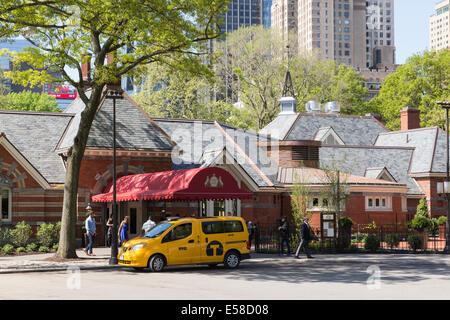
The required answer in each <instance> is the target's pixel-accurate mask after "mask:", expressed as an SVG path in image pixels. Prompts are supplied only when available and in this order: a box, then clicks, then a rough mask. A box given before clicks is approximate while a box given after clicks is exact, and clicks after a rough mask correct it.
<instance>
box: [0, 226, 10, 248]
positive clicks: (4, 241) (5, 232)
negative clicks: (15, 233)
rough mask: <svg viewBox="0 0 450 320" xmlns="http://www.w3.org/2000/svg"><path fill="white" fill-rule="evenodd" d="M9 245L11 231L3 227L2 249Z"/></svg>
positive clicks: (0, 235) (0, 236)
mask: <svg viewBox="0 0 450 320" xmlns="http://www.w3.org/2000/svg"><path fill="white" fill-rule="evenodd" d="M8 243H11V229H10V228H5V227H2V228H0V247H3V246H4V245H5V244H8Z"/></svg>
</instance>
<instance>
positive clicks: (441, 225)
mask: <svg viewBox="0 0 450 320" xmlns="http://www.w3.org/2000/svg"><path fill="white" fill-rule="evenodd" d="M437 223H438V227H439V239H445V228H446V224H447V217H446V216H440V217H439V218H438V219H437Z"/></svg>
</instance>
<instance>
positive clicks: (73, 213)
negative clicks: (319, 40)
mask: <svg viewBox="0 0 450 320" xmlns="http://www.w3.org/2000/svg"><path fill="white" fill-rule="evenodd" d="M227 3H228V0H213V1H211V0H192V1H183V0H151V1H150V0H115V1H110V0H107V1H105V0H52V1H28V0H2V1H1V3H0V22H1V24H0V37H18V36H21V37H23V38H25V39H27V40H28V41H29V42H30V43H31V44H33V45H34V46H35V47H29V48H27V49H25V50H23V51H22V52H18V53H15V54H14V55H13V56H12V57H11V59H12V60H13V62H14V64H15V65H20V64H21V63H27V64H28V65H30V66H31V67H32V69H30V70H26V71H20V70H19V69H18V68H15V69H14V70H13V71H12V72H9V73H8V74H7V75H6V76H7V77H9V78H11V79H12V80H13V81H14V82H16V83H20V84H22V85H24V84H25V85H31V86H33V85H37V84H42V83H45V82H49V81H52V80H53V79H49V77H50V76H49V74H48V73H47V72H46V71H45V70H46V69H48V68H51V69H53V70H55V71H59V72H61V74H62V75H63V78H64V81H66V82H68V83H69V84H71V85H73V86H74V87H75V88H76V89H77V91H78V96H79V98H80V99H81V100H82V101H83V103H84V104H85V106H86V107H85V109H84V111H83V113H82V114H81V119H80V125H79V128H78V131H77V133H76V137H75V139H74V144H73V146H72V147H71V148H70V149H69V151H68V158H67V170H66V180H65V187H64V203H63V212H62V221H61V234H60V240H59V247H58V252H57V256H58V257H61V258H74V257H76V253H75V232H76V218H77V209H76V207H77V191H78V178H79V173H80V166H81V161H82V159H83V155H84V151H85V147H86V142H87V139H88V135H89V131H90V128H91V125H92V122H93V119H94V117H95V114H96V111H97V109H98V106H99V103H100V101H101V99H102V98H103V97H104V95H105V90H104V89H105V87H106V84H107V83H112V82H118V81H119V80H120V78H121V77H122V76H132V75H135V74H136V73H137V72H138V71H139V67H140V66H144V65H148V64H151V63H154V62H156V61H164V62H166V63H170V64H171V65H172V66H174V68H183V69H185V70H192V71H195V72H198V73H202V72H203V73H208V72H210V71H209V70H208V68H207V67H206V66H205V65H201V64H200V63H199V62H198V59H197V56H198V55H200V54H202V53H204V52H206V45H207V40H209V39H212V38H216V37H218V36H219V35H220V30H219V28H218V27H217V23H218V22H220V21H218V19H217V17H219V16H220V15H221V13H222V12H223V11H224V10H225V8H226V5H227ZM127 49H131V50H127ZM108 56H110V57H112V58H113V59H112V63H110V64H107V57H108ZM81 60H83V62H87V63H91V65H92V72H91V74H90V79H83V76H82V70H81V65H80V61H81ZM67 68H73V69H75V70H76V71H77V73H78V78H75V77H72V76H71V75H70V74H68V73H67ZM38 70H44V71H42V72H41V71H38ZM86 87H90V91H89V94H87V93H86V92H85V88H86Z"/></svg>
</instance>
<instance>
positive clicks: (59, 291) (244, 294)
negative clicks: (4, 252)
mask: <svg viewBox="0 0 450 320" xmlns="http://www.w3.org/2000/svg"><path fill="white" fill-rule="evenodd" d="M424 262H427V263H424ZM0 287H1V290H0V299H101V300H103V299H119V300H124V299H125V300H126V299H133V300H135V299H152V300H154V299H161V300H163V299H171V300H178V299H183V300H196V299H201V300H211V299H212V300H216V299H221V300H228V299H233V300H240V299H245V300H259V299H271V300H273V299H274V300H277V299H283V300H286V299H287V300H291V299H295V300H304V299H363V300H364V299H389V300H391V299H420V300H426V299H450V264H449V263H448V259H446V260H444V259H442V260H441V259H440V258H439V257H433V259H430V260H426V259H422V260H420V261H418V260H416V259H415V258H414V257H412V258H411V257H410V256H405V257H402V256H400V257H399V258H395V259H394V258H392V257H391V256H386V257H385V258H384V257H383V256H377V257H375V258H373V257H369V256H367V257H366V256H363V255H361V256H356V257H355V256H352V257H351V258H349V259H334V258H329V257H328V258H326V257H324V256H320V255H318V256H316V259H313V260H296V259H293V258H287V257H282V258H257V259H251V260H246V261H243V262H242V263H241V265H240V267H239V268H238V269H236V270H232V271H230V270H227V269H224V268H223V267H221V266H218V267H217V268H215V269H210V268H209V267H205V266H189V267H170V268H166V269H165V270H164V271H163V272H161V273H152V272H136V271H134V270H133V269H128V268H124V269H110V270H81V271H79V270H77V269H71V270H67V271H58V272H33V273H18V274H5V275H0Z"/></svg>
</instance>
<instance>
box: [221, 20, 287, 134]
mask: <svg viewBox="0 0 450 320" xmlns="http://www.w3.org/2000/svg"><path fill="white" fill-rule="evenodd" d="M285 48H286V44H284V42H283V41H282V39H281V37H280V36H279V34H278V33H277V32H273V30H271V29H266V28H264V27H263V26H251V27H245V28H239V29H237V30H235V31H233V32H231V33H229V34H228V35H227V37H226V39H225V40H224V41H221V42H219V43H217V46H216V55H217V56H218V61H217V62H216V63H215V65H214V70H215V72H216V76H217V77H218V80H217V84H218V90H219V92H220V93H221V94H222V96H223V97H224V99H225V100H226V101H228V102H231V101H236V100H239V101H241V102H242V103H243V104H244V106H245V108H246V109H248V110H249V111H250V113H248V114H244V115H247V116H249V118H247V120H248V121H250V122H251V123H252V124H254V129H261V128H263V127H264V126H265V125H266V124H268V123H269V122H270V121H271V120H272V119H273V118H274V117H275V116H276V114H277V113H278V111H279V110H278V99H280V98H281V92H282V88H283V80H284V74H285V72H286V68H285V67H284V65H285V61H284V60H283V55H284V54H285V52H286V49H285Z"/></svg>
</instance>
